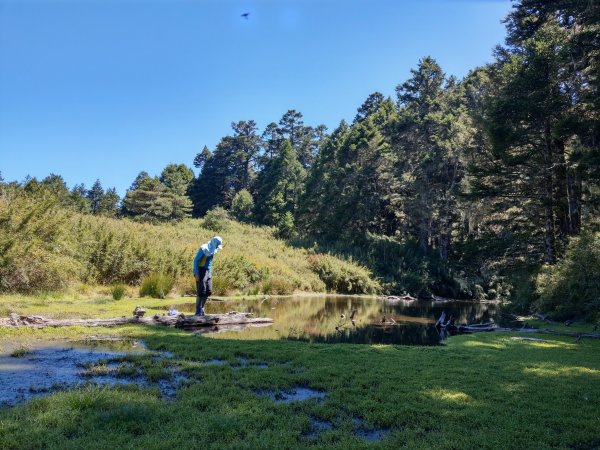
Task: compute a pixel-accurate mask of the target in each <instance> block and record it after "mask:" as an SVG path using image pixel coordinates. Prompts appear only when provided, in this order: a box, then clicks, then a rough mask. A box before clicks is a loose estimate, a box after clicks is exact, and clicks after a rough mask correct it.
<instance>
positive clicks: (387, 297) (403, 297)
mask: <svg viewBox="0 0 600 450" xmlns="http://www.w3.org/2000/svg"><path fill="white" fill-rule="evenodd" d="M379 300H385V301H386V302H388V303H393V302H413V301H415V300H417V299H416V298H415V297H413V296H411V295H410V294H406V295H401V296H398V295H384V296H381V297H379Z"/></svg>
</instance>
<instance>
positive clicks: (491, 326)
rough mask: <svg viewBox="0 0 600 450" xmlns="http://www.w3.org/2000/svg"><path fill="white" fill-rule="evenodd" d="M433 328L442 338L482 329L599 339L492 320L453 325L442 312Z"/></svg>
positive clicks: (593, 336)
mask: <svg viewBox="0 0 600 450" xmlns="http://www.w3.org/2000/svg"><path fill="white" fill-rule="evenodd" d="M435 328H436V329H437V330H438V332H439V333H440V335H441V336H442V338H445V337H447V336H453V335H455V334H468V333H478V332H482V331H499V332H508V333H539V334H554V335H556V336H570V337H574V338H577V341H579V340H581V339H583V338H591V339H600V334H595V333H578V332H567V331H554V330H548V329H539V328H502V327H499V326H498V325H497V324H496V323H494V322H488V323H481V324H469V325H467V324H465V325H455V324H454V319H453V318H452V317H450V318H449V319H448V320H446V313H445V312H442V315H441V316H440V318H439V319H438V321H437V322H436V324H435Z"/></svg>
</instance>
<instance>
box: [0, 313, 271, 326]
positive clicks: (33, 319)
mask: <svg viewBox="0 0 600 450" xmlns="http://www.w3.org/2000/svg"><path fill="white" fill-rule="evenodd" d="M272 322H273V319H270V318H268V317H256V318H255V317H252V313H240V312H237V311H232V312H229V313H226V314H208V315H206V316H185V315H183V314H180V315H178V316H161V315H155V316H154V317H142V316H139V315H134V316H132V317H115V318H111V319H58V320H55V319H48V318H45V317H42V316H20V315H18V314H15V313H11V314H10V315H9V317H7V318H0V327H9V328H17V327H29V328H45V327H71V326H84V327H112V326H116V325H124V324H129V323H145V324H162V325H170V326H179V327H203V326H214V325H216V324H219V325H234V324H236V325H237V324H252V323H272Z"/></svg>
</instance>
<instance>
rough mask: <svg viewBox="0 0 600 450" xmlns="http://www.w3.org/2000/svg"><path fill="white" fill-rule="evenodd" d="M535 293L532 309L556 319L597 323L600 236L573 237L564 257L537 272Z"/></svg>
mask: <svg viewBox="0 0 600 450" xmlns="http://www.w3.org/2000/svg"><path fill="white" fill-rule="evenodd" d="M537 290H538V294H539V299H538V301H537V302H536V304H535V306H536V307H537V308H538V309H539V310H540V311H543V312H545V313H549V314H550V315H551V316H553V317H554V318H555V319H560V320H564V319H573V318H586V319H588V320H600V233H596V234H584V235H582V236H581V237H578V238H573V239H572V240H571V242H570V243H569V245H568V248H567V252H566V255H565V257H564V258H563V259H562V260H561V261H559V262H558V263H557V264H556V265H554V266H546V267H544V268H543V269H542V270H541V271H540V273H539V275H538V277H537ZM578 316H579V317H578Z"/></svg>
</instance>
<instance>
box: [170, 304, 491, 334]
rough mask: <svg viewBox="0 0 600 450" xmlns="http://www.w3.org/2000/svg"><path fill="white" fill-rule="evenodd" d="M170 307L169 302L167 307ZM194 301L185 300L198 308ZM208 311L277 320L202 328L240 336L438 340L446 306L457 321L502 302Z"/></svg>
mask: <svg viewBox="0 0 600 450" xmlns="http://www.w3.org/2000/svg"><path fill="white" fill-rule="evenodd" d="M166 308H167V309H168V306H167V307H166ZM194 308H195V304H194V303H188V304H184V305H179V306H178V309H179V311H180V312H183V313H185V314H193V311H194ZM206 310H207V313H208V314H211V313H225V312H228V311H232V310H236V311H248V312H252V313H254V315H255V317H269V318H272V319H273V320H274V323H273V324H261V326H254V327H248V326H236V327H232V328H227V327H219V326H216V327H210V328H203V329H199V330H196V331H195V332H196V333H198V334H211V333H218V335H216V334H215V335H214V337H222V338H229V337H235V338H237V339H289V340H301V341H309V342H323V343H354V344H400V345H438V344H440V342H441V338H440V336H439V334H438V332H437V331H436V329H435V327H434V326H433V325H434V324H435V322H436V320H437V319H438V318H439V316H440V315H441V314H442V312H443V311H445V312H446V315H447V316H449V315H452V316H454V318H455V319H456V323H481V322H489V321H491V320H494V319H495V318H496V316H497V305H495V304H490V303H478V302H459V301H452V302H439V301H408V302H407V301H387V300H382V299H377V298H365V297H347V296H346V297H344V296H329V297H304V296H303V297H293V296H292V297H280V298H277V297H269V298H263V299H251V300H250V299H232V300H225V301H209V303H208V304H207V307H206Z"/></svg>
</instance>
